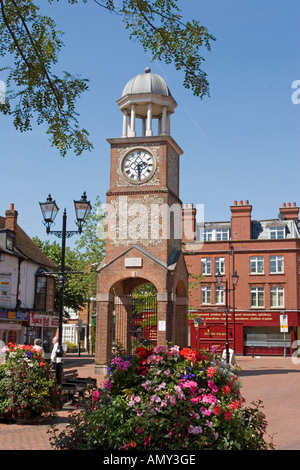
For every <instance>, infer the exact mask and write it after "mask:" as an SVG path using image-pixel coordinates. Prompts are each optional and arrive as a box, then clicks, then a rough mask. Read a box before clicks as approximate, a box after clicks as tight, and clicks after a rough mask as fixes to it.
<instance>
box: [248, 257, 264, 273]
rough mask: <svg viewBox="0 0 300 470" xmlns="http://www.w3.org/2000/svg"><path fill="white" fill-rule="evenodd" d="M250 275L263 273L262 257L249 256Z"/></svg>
mask: <svg viewBox="0 0 300 470" xmlns="http://www.w3.org/2000/svg"><path fill="white" fill-rule="evenodd" d="M250 273H251V274H263V273H264V257H263V256H250Z"/></svg>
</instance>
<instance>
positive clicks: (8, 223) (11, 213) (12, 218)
mask: <svg viewBox="0 0 300 470" xmlns="http://www.w3.org/2000/svg"><path fill="white" fill-rule="evenodd" d="M17 220H18V212H17V211H15V209H14V204H11V205H10V208H9V210H7V211H6V212H5V228H6V229H8V230H12V231H13V232H15V231H16V228H17Z"/></svg>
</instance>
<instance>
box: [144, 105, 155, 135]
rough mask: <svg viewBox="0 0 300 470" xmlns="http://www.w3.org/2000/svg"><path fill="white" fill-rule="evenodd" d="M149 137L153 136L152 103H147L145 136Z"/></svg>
mask: <svg viewBox="0 0 300 470" xmlns="http://www.w3.org/2000/svg"><path fill="white" fill-rule="evenodd" d="M151 135H153V132H152V103H148V109H147V129H146V136H151Z"/></svg>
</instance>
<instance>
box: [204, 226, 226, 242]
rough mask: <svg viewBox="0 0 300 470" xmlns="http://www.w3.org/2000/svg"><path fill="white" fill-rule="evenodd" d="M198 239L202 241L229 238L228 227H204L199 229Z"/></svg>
mask: <svg viewBox="0 0 300 470" xmlns="http://www.w3.org/2000/svg"><path fill="white" fill-rule="evenodd" d="M199 235H200V240H202V241H204V242H211V241H216V240H217V241H221V240H229V239H230V230H229V228H204V229H200V231H199Z"/></svg>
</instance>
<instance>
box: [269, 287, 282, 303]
mask: <svg viewBox="0 0 300 470" xmlns="http://www.w3.org/2000/svg"><path fill="white" fill-rule="evenodd" d="M270 306H271V307H280V308H282V307H284V288H283V287H270Z"/></svg>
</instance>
